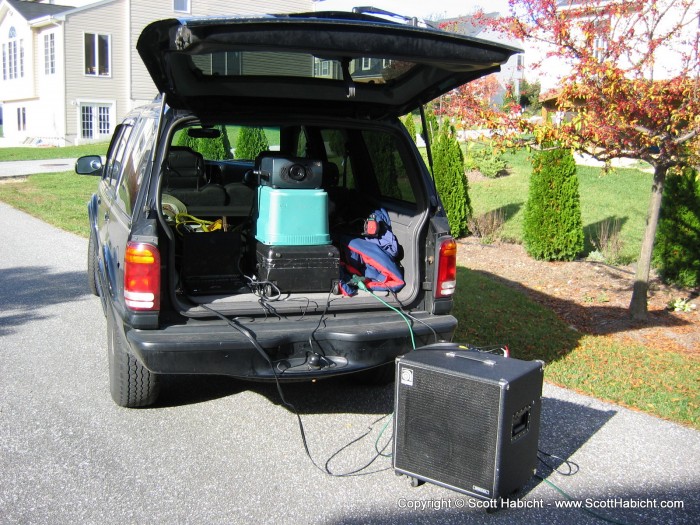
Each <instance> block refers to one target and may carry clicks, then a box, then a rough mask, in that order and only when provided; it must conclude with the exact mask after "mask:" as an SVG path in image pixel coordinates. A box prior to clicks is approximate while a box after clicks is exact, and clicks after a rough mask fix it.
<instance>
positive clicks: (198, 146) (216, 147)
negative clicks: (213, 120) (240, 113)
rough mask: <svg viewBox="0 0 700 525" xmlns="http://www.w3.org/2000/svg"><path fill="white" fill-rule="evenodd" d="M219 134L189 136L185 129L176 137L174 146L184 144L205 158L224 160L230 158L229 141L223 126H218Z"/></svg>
mask: <svg viewBox="0 0 700 525" xmlns="http://www.w3.org/2000/svg"><path fill="white" fill-rule="evenodd" d="M219 131H220V132H221V135H219V136H218V137H216V138H213V139H205V138H194V137H190V136H189V135H188V134H187V132H186V131H182V132H180V133H179V135H178V136H177V137H176V139H175V141H174V144H175V145H176V146H186V147H188V148H191V149H193V150H194V151H196V152H198V153H201V154H202V156H203V157H204V158H205V159H209V160H225V159H230V158H231V143H230V142H229V139H228V132H227V130H226V127H225V126H220V127H219Z"/></svg>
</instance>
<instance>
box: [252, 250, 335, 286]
mask: <svg viewBox="0 0 700 525" xmlns="http://www.w3.org/2000/svg"><path fill="white" fill-rule="evenodd" d="M255 252H256V262H257V277H258V279H259V280H260V281H270V282H272V283H273V284H274V285H275V286H277V288H278V289H279V291H280V292H282V293H290V292H331V291H333V290H334V289H335V287H336V286H337V283H338V277H339V274H338V272H339V270H338V261H339V253H338V249H337V248H336V247H335V246H333V245H332V244H327V245H326V244H324V245H314V246H275V245H267V244H263V243H260V242H258V243H257V244H256V249H255Z"/></svg>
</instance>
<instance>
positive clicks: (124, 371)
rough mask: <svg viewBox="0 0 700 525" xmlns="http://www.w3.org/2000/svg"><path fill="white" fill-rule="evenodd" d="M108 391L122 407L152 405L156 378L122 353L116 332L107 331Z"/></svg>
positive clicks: (120, 339) (129, 355)
mask: <svg viewBox="0 0 700 525" xmlns="http://www.w3.org/2000/svg"><path fill="white" fill-rule="evenodd" d="M107 339H108V340H107V352H108V356H109V389H110V393H111V394H112V399H113V400H114V402H115V403H116V404H117V405H119V406H121V407H126V408H136V407H143V406H148V405H152V404H153V403H155V401H156V399H157V398H158V393H159V391H160V378H159V377H158V375H157V374H154V373H152V372H151V371H149V370H148V369H147V368H145V367H144V366H143V365H142V364H141V363H140V362H139V360H138V359H136V357H134V356H133V355H132V354H130V353H129V352H128V351H127V350H126V346H125V344H124V341H123V340H122V337H121V335H120V334H119V332H118V330H117V329H116V328H115V327H114V326H113V325H112V326H110V327H109V328H108V335H107Z"/></svg>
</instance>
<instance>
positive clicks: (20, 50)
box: [2, 27, 24, 80]
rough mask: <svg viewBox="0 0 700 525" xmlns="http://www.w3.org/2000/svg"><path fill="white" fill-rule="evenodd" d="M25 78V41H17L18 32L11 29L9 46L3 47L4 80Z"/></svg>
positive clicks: (4, 45)
mask: <svg viewBox="0 0 700 525" xmlns="http://www.w3.org/2000/svg"><path fill="white" fill-rule="evenodd" d="M23 76H24V40H18V39H17V31H15V28H14V27H11V28H10V31H9V33H8V42H7V44H3V45H2V78H3V80H11V79H13V78H19V77H23Z"/></svg>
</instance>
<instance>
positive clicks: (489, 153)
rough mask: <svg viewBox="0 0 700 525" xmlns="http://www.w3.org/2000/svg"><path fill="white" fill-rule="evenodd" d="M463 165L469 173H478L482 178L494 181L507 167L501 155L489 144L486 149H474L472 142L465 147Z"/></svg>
mask: <svg viewBox="0 0 700 525" xmlns="http://www.w3.org/2000/svg"><path fill="white" fill-rule="evenodd" d="M465 165H466V168H467V170H469V171H478V172H479V173H481V174H482V175H483V176H484V177H488V178H490V179H495V178H496V177H498V176H499V175H501V174H502V173H503V172H504V171H505V170H506V168H507V167H508V165H507V164H506V161H505V160H503V154H502V153H501V152H499V151H498V150H497V149H495V148H494V147H493V146H491V145H490V144H489V145H487V146H486V147H483V148H480V147H476V146H475V144H474V143H473V142H470V143H469V146H468V147H467V157H466V159H465Z"/></svg>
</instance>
